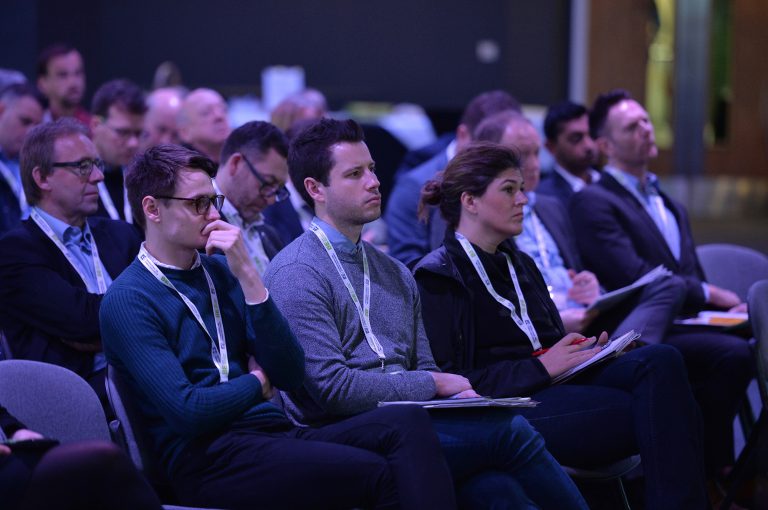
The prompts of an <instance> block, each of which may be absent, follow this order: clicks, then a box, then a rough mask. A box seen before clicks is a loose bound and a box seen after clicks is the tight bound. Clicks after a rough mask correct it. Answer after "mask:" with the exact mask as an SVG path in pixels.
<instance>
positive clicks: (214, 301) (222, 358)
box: [139, 246, 229, 382]
mask: <svg viewBox="0 0 768 510" xmlns="http://www.w3.org/2000/svg"><path fill="white" fill-rule="evenodd" d="M139 261H140V262H141V263H142V265H143V266H144V267H146V268H147V270H148V271H149V272H150V273H152V276H154V277H155V278H157V279H158V281H160V283H162V284H163V285H165V286H166V287H168V288H169V289H171V290H173V291H175V292H176V294H178V295H179V297H180V298H181V300H182V301H183V302H184V304H185V305H187V308H189V311H190V312H192V315H194V316H195V319H196V320H197V323H198V324H200V327H202V328H203V331H205V334H206V335H207V336H208V339H209V340H210V341H211V358H213V364H214V365H216V368H217V369H218V370H219V381H221V382H227V381H228V380H229V359H228V358H227V340H226V337H225V335H224V322H223V321H222V320H221V310H220V309H219V299H218V298H217V297H216V287H214V285H213V281H212V280H211V277H210V275H209V274H208V271H206V270H205V266H203V265H202V264H200V267H201V268H202V270H203V274H204V275H205V280H206V281H207V282H208V291H209V292H210V294H211V305H212V306H213V320H214V322H215V323H216V336H217V337H218V340H219V342H218V346H217V345H216V342H214V341H213V337H212V336H211V333H210V332H209V331H208V328H207V327H206V326H205V322H203V318H202V316H201V315H200V311H199V310H198V309H197V307H196V306H195V304H194V303H193V302H192V301H190V300H189V298H188V297H187V296H185V295H184V294H182V293H181V292H179V290H178V289H177V288H176V286H175V285H174V284H173V282H171V280H169V279H168V277H167V276H165V275H164V274H163V272H162V271H160V269H159V268H158V267H157V265H156V264H155V263H154V262H153V261H152V258H151V256H150V255H149V253H148V252H147V249H146V248H145V247H144V246H142V247H141V249H140V250H139Z"/></svg>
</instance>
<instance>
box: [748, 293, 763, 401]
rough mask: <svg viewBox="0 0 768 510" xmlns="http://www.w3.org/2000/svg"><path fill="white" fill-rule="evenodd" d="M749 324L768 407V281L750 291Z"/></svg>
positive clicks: (759, 380) (760, 380)
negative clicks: (755, 345)
mask: <svg viewBox="0 0 768 510" xmlns="http://www.w3.org/2000/svg"><path fill="white" fill-rule="evenodd" d="M747 304H748V306H749V322H750V324H751V326H752V334H753V335H754V337H755V339H756V340H757V371H758V384H759V386H760V395H761V396H762V399H763V405H764V406H765V405H768V280H760V281H759V282H756V283H755V284H754V285H752V287H751V288H750V289H749V296H748V297H747Z"/></svg>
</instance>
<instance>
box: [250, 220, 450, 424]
mask: <svg viewBox="0 0 768 510" xmlns="http://www.w3.org/2000/svg"><path fill="white" fill-rule="evenodd" d="M315 222H317V223H318V224H320V225H321V227H322V228H323V230H324V231H325V232H326V234H327V235H328V237H329V239H330V241H331V243H332V244H333V246H334V248H335V249H336V252H337V254H338V256H339V259H340V261H341V264H342V266H343V267H344V270H345V271H346V273H347V275H348V276H349V279H350V281H351V282H352V285H353V287H354V289H355V292H356V293H357V296H358V298H359V299H360V302H361V305H362V301H363V258H362V251H361V247H362V246H365V252H366V254H367V256H368V263H369V267H370V279H371V304H370V322H371V327H372V329H373V332H374V334H375V335H376V337H377V338H378V340H379V342H380V343H381V345H382V347H383V349H384V353H385V356H386V361H385V369H384V371H382V369H381V362H380V360H379V358H378V357H377V355H376V353H375V352H374V351H373V350H372V349H371V347H370V346H369V345H368V342H367V341H366V338H365V334H364V332H363V328H362V325H361V322H360V316H359V315H358V313H357V309H356V307H355V305H354V302H353V301H352V298H351V297H350V295H349V292H348V290H347V288H346V287H345V286H344V283H343V281H342V279H341V277H340V276H339V273H338V272H337V271H336V268H335V267H334V265H333V263H332V262H331V259H330V257H329V256H328V254H327V253H326V251H325V248H323V245H322V244H321V243H320V240H319V239H317V237H316V236H315V234H314V233H313V232H311V231H307V232H305V233H304V234H302V235H301V236H300V237H298V238H297V239H296V240H295V241H293V242H292V243H291V244H289V245H288V246H287V247H285V248H284V249H283V250H282V251H281V252H280V253H279V254H278V255H277V256H276V257H275V258H274V259H273V260H272V262H271V263H270V265H269V267H268V268H267V271H266V274H265V283H266V284H267V287H268V288H269V292H270V294H271V296H272V298H273V299H274V300H275V303H276V304H277V305H278V307H279V308H280V310H281V311H282V312H283V314H284V315H285V317H286V319H287V320H288V322H289V323H290V324H291V328H292V329H293V331H294V333H295V334H296V337H297V338H298V340H299V342H300V343H301V345H302V347H303V348H304V352H305V353H306V373H307V375H306V378H305V381H304V386H303V387H302V388H301V389H299V390H296V391H289V392H286V393H284V394H283V395H282V396H283V400H284V405H285V411H286V414H288V416H289V418H291V419H292V420H293V421H294V422H295V423H298V424H320V423H325V422H328V421H333V420H335V419H338V418H340V417H342V416H349V415H354V414H358V413H361V412H363V411H366V410H369V409H373V408H375V407H376V406H377V404H378V402H380V401H393V400H428V399H430V398H432V397H434V395H435V384H434V381H433V379H432V376H431V375H430V374H429V373H428V371H437V367H436V366H435V362H434V359H433V358H432V353H431V351H430V348H429V342H428V340H427V337H426V333H425V332H424V326H423V324H422V322H421V305H420V302H419V293H418V290H417V289H416V283H415V282H414V280H413V277H412V276H411V274H410V272H409V271H408V269H406V267H405V266H404V265H403V264H401V263H400V262H397V261H395V260H394V259H392V258H390V257H389V256H387V255H386V254H384V253H382V252H380V251H378V250H377V249H376V248H374V247H373V246H371V245H370V244H368V243H365V242H362V243H358V244H356V245H355V244H353V243H352V242H351V241H349V240H348V239H346V238H344V237H343V236H342V235H341V234H340V233H339V232H338V231H336V230H334V229H333V228H332V227H331V226H330V225H328V224H325V223H322V222H320V221H319V220H318V219H317V218H316V219H315Z"/></svg>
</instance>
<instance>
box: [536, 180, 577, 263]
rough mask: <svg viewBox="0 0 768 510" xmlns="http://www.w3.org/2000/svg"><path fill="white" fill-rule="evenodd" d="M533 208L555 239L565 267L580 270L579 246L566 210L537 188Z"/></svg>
mask: <svg viewBox="0 0 768 510" xmlns="http://www.w3.org/2000/svg"><path fill="white" fill-rule="evenodd" d="M533 210H534V212H535V213H536V215H537V216H538V217H539V219H541V222H542V223H543V224H544V227H545V228H546V229H547V231H548V232H549V234H550V235H551V236H552V238H553V239H554V240H555V244H557V248H558V250H560V256H561V257H562V258H563V263H564V264H565V267H567V268H568V269H573V270H574V271H576V272H579V271H581V270H582V269H583V266H582V263H581V257H580V256H579V247H578V246H577V245H576V236H575V234H574V232H573V225H572V224H571V220H570V218H568V211H567V210H566V208H565V207H564V206H563V204H562V203H560V201H559V200H558V199H556V198H554V197H550V196H546V195H541V194H540V193H538V188H537V190H536V204H535V205H534V206H533Z"/></svg>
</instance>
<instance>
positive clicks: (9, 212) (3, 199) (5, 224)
mask: <svg viewBox="0 0 768 510" xmlns="http://www.w3.org/2000/svg"><path fill="white" fill-rule="evenodd" d="M20 221H21V209H19V200H18V199H17V198H16V195H14V193H13V190H11V187H10V186H9V185H8V183H7V182H5V179H3V178H0V236H2V235H3V234H4V233H6V232H7V231H9V230H11V229H13V228H15V227H17V226H18V225H19V222H20Z"/></svg>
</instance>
